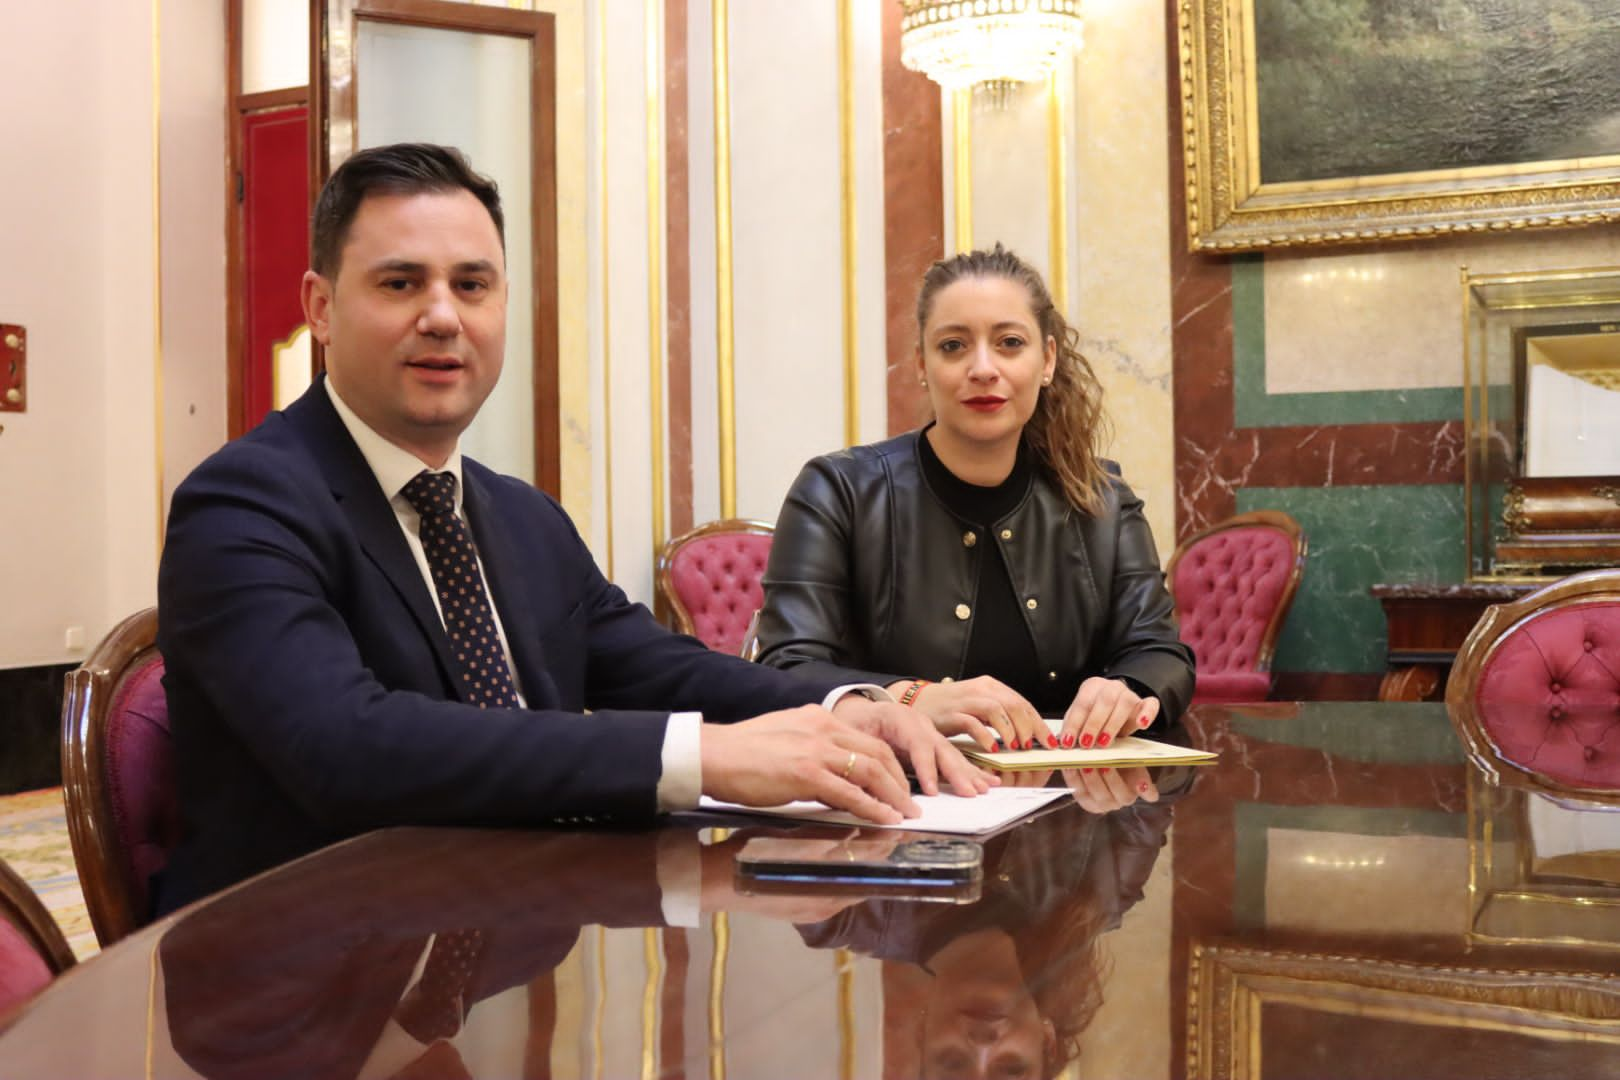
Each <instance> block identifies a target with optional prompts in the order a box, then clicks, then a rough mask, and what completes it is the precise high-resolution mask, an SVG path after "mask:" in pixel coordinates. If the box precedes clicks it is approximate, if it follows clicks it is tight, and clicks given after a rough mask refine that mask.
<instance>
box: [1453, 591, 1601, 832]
mask: <svg viewBox="0 0 1620 1080" xmlns="http://www.w3.org/2000/svg"><path fill="white" fill-rule="evenodd" d="M1605 601H1609V602H1613V601H1620V568H1612V569H1605V570H1588V571H1586V572H1585V573H1580V574H1575V575H1573V576H1571V577H1566V578H1564V579H1562V580H1560V581H1555V582H1553V583H1552V584H1551V585H1548V586H1547V587H1546V588H1544V589H1538V590H1536V591H1535V592H1533V593H1530V594H1529V595H1527V596H1524V597H1521V598H1520V599H1518V600H1514V601H1511V602H1510V603H1505V604H1492V605H1491V606H1490V607H1488V608H1486V609H1485V614H1483V615H1481V616H1480V619H1479V622H1477V623H1475V624H1474V629H1473V630H1472V631H1470V632H1469V634H1468V637H1467V638H1465V639H1464V640H1463V643H1462V647H1461V648H1460V649H1458V650H1457V659H1456V661H1455V662H1454V663H1453V664H1452V667H1451V676H1450V678H1449V679H1448V681H1447V682H1446V712H1447V713H1448V714H1449V715H1450V717H1451V724H1452V727H1454V728H1455V729H1456V731H1457V736H1458V738H1460V739H1461V740H1462V744H1463V749H1464V750H1466V751H1467V753H1468V756H1469V758H1470V759H1471V760H1472V761H1473V762H1474V763H1475V764H1476V765H1478V766H1479V768H1480V769H1481V770H1482V771H1483V772H1484V773H1485V775H1486V776H1488V777H1491V778H1492V779H1493V780H1495V781H1497V782H1500V783H1502V784H1506V785H1509V786H1513V787H1521V788H1525V789H1527V790H1530V791H1535V792H1539V793H1541V794H1544V795H1551V796H1553V797H1555V798H1557V797H1563V798H1570V797H1573V798H1579V799H1584V800H1587V801H1591V802H1604V803H1612V804H1620V791H1616V790H1613V789H1606V788H1583V787H1576V786H1574V785H1571V784H1564V783H1561V782H1559V781H1557V780H1553V779H1552V778H1550V777H1546V776H1542V775H1540V774H1538V773H1533V772H1529V771H1527V770H1525V769H1523V768H1522V767H1519V766H1516V765H1513V764H1511V763H1509V762H1508V761H1507V759H1506V758H1504V757H1503V756H1502V755H1501V753H1500V751H1499V749H1498V747H1497V746H1496V744H1495V742H1494V741H1492V739H1491V737H1490V735H1489V734H1488V733H1487V732H1486V731H1485V729H1484V726H1483V725H1481V723H1480V721H1479V715H1478V713H1477V712H1476V711H1475V709H1474V699H1475V696H1476V695H1477V694H1478V693H1479V680H1480V676H1481V675H1482V674H1483V673H1484V670H1485V665H1486V664H1487V663H1489V662H1490V658H1491V657H1492V655H1494V654H1495V652H1496V650H1497V649H1498V648H1499V647H1500V646H1501V645H1502V644H1503V642H1505V641H1506V640H1507V639H1508V637H1509V636H1510V635H1511V634H1512V633H1513V631H1515V630H1517V629H1518V628H1519V627H1520V626H1521V625H1523V624H1524V623H1525V622H1527V621H1528V620H1529V619H1531V618H1533V617H1536V616H1539V615H1544V614H1546V613H1547V612H1550V611H1557V610H1561V609H1563V608H1572V607H1580V606H1583V605H1585V604H1595V603H1601V602H1605Z"/></svg>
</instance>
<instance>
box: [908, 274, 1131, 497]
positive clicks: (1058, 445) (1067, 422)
mask: <svg viewBox="0 0 1620 1080" xmlns="http://www.w3.org/2000/svg"><path fill="white" fill-rule="evenodd" d="M986 277H1000V278H1006V279H1007V280H1008V281H1016V282H1017V283H1018V284H1020V285H1022V286H1023V287H1024V289H1025V291H1026V292H1028V293H1029V306H1030V310H1032V311H1033V312H1034V313H1035V321H1036V323H1037V325H1039V326H1040V330H1041V337H1042V339H1043V345H1044V339H1045V338H1051V339H1052V340H1053V341H1055V342H1057V365H1056V367H1055V368H1053V371H1052V382H1051V385H1049V386H1043V387H1042V388H1041V392H1040V397H1039V398H1038V399H1037V400H1036V403H1035V413H1034V415H1033V416H1031V417H1030V418H1029V423H1027V424H1025V425H1024V441H1025V442H1027V443H1028V444H1029V448H1030V449H1031V450H1032V451H1034V453H1035V458H1036V460H1037V461H1038V462H1040V464H1041V465H1042V466H1044V467H1045V468H1046V469H1047V470H1048V471H1049V472H1050V473H1051V475H1052V476H1053V478H1054V479H1056V480H1057V482H1058V485H1059V486H1060V487H1062V489H1063V494H1064V497H1065V498H1067V499H1068V500H1069V502H1070V504H1071V505H1073V506H1074V507H1075V508H1077V509H1079V510H1083V511H1085V512H1086V513H1088V514H1097V513H1101V512H1102V508H1103V491H1104V490H1105V489H1106V488H1107V486H1108V475H1107V473H1105V472H1104V471H1103V467H1102V460H1101V459H1102V446H1103V444H1104V443H1105V442H1106V441H1107V438H1108V430H1107V429H1108V419H1107V417H1106V416H1105V415H1104V413H1103V407H1102V384H1101V383H1099V382H1098V381H1097V375H1096V373H1095V372H1093V371H1092V370H1091V364H1090V362H1089V361H1087V360H1086V358H1085V357H1084V356H1082V355H1081V354H1080V347H1079V342H1080V335H1079V332H1078V331H1076V330H1075V329H1074V328H1073V327H1071V326H1070V325H1069V324H1068V323H1067V322H1066V321H1064V318H1063V313H1062V312H1060V311H1058V309H1057V305H1055V304H1053V303H1052V294H1051V293H1049V292H1047V290H1046V283H1045V282H1044V281H1042V280H1041V275H1040V274H1039V272H1037V271H1036V269H1035V268H1034V267H1033V266H1031V265H1029V263H1027V262H1025V261H1024V260H1023V259H1020V258H1019V257H1018V256H1017V255H1015V254H1013V253H1012V252H1010V251H1008V250H1007V249H1006V248H1004V247H1002V246H1001V245H1000V244H997V245H996V246H995V247H993V248H991V249H990V250H989V251H984V250H978V251H964V252H962V253H961V254H960V255H952V256H951V257H950V258H948V259H941V260H939V261H938V262H936V263H934V265H932V266H930V267H929V268H928V272H927V273H926V274H924V275H923V280H922V289H921V291H920V292H919V293H918V294H917V340H918V341H919V342H921V341H922V334H923V327H924V326H926V325H927V323H928V316H929V314H930V312H932V311H933V307H934V298H935V297H936V296H938V295H939V292H940V290H941V289H943V288H945V287H946V286H947V285H951V284H954V283H955V282H957V281H960V280H962V279H963V278H986Z"/></svg>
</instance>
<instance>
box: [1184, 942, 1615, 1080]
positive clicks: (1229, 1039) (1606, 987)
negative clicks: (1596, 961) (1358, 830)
mask: <svg viewBox="0 0 1620 1080" xmlns="http://www.w3.org/2000/svg"><path fill="white" fill-rule="evenodd" d="M1191 965H1192V970H1191V977H1190V980H1189V983H1190V985H1189V1000H1188V1002H1187V1075H1188V1076H1190V1077H1195V1078H1197V1080H1239V1078H1241V1080H1263V1077H1264V1076H1265V1075H1266V1067H1267V1065H1268V1063H1269V1058H1270V1057H1271V1054H1270V1053H1268V1051H1270V1050H1280V1049H1298V1048H1297V1047H1289V1046H1288V1045H1287V1044H1286V1043H1277V1042H1276V1040H1277V1039H1279V1038H1285V1036H1284V1035H1283V1033H1282V1031H1292V1032H1293V1034H1294V1035H1295V1037H1298V1036H1299V1035H1300V1033H1301V1025H1300V1021H1301V1020H1303V1021H1305V1022H1306V1023H1307V1024H1309V1022H1310V1021H1311V1019H1312V1018H1314V1020H1315V1022H1316V1023H1318V1024H1320V1025H1321V1026H1322V1030H1323V1031H1325V1032H1330V1031H1333V1030H1335V1029H1338V1030H1343V1029H1345V1028H1346V1027H1347V1025H1360V1026H1371V1025H1379V1027H1380V1029H1381V1031H1382V1033H1383V1034H1385V1035H1386V1036H1387V1035H1388V1034H1389V1033H1391V1032H1394V1031H1401V1030H1404V1031H1406V1032H1407V1033H1408V1037H1407V1040H1405V1043H1404V1045H1405V1048H1406V1049H1407V1050H1409V1051H1411V1052H1412V1056H1416V1057H1420V1056H1423V1055H1425V1054H1428V1055H1430V1056H1435V1055H1438V1056H1441V1057H1443V1056H1445V1055H1447V1054H1448V1053H1449V1050H1448V1049H1447V1047H1448V1046H1449V1045H1451V1044H1453V1043H1455V1042H1456V1041H1457V1040H1456V1038H1451V1039H1448V1038H1447V1034H1448V1033H1451V1034H1452V1035H1453V1036H1460V1035H1463V1034H1464V1033H1467V1036H1468V1037H1470V1038H1474V1039H1479V1038H1481V1037H1485V1038H1496V1039H1498V1040H1501V1045H1502V1046H1503V1048H1504V1049H1509V1048H1515V1047H1514V1042H1513V1040H1519V1042H1518V1043H1517V1047H1516V1048H1517V1049H1520V1052H1522V1047H1523V1046H1524V1045H1525V1044H1526V1043H1531V1044H1539V1045H1540V1047H1541V1049H1542V1057H1541V1059H1540V1061H1539V1064H1540V1065H1541V1066H1542V1067H1543V1068H1544V1069H1545V1068H1546V1067H1547V1065H1548V1062H1549V1061H1552V1062H1553V1063H1554V1065H1557V1064H1568V1065H1573V1066H1574V1067H1575V1068H1576V1069H1577V1070H1578V1071H1576V1072H1565V1073H1562V1075H1582V1074H1583V1073H1582V1072H1581V1071H1579V1070H1580V1067H1581V1063H1582V1061H1583V1059H1584V1058H1586V1057H1587V1056H1588V1055H1603V1056H1604V1057H1607V1056H1608V1055H1612V1054H1615V1053H1620V985H1617V984H1616V981H1615V980H1614V979H1613V978H1612V977H1610V976H1609V974H1608V972H1606V971H1604V972H1581V971H1557V970H1531V969H1528V968H1526V969H1518V968H1510V967H1490V966H1478V967H1472V966H1464V965H1463V964H1419V963H1411V962H1407V961H1402V960H1392V959H1382V958H1371V957H1360V956H1351V955H1343V954H1330V953H1312V952H1294V951H1290V950H1283V949H1271V948H1265V947H1254V946H1248V945H1242V944H1238V943H1235V942H1194V943H1193V945H1192V953H1191ZM1273 1010H1283V1011H1285V1012H1287V1013H1289V1014H1291V1015H1292V1017H1293V1019H1294V1021H1295V1022H1294V1023H1293V1024H1292V1025H1290V1024H1287V1023H1284V1024H1283V1025H1282V1031H1279V1032H1277V1033H1275V1034H1270V1033H1268V1029H1269V1027H1270V1026H1271V1023H1270V1021H1271V1020H1276V1021H1278V1022H1281V1020H1282V1018H1281V1015H1280V1014H1279V1015H1278V1016H1276V1017H1273V1016H1272V1013H1273ZM1268 1018H1269V1019H1268ZM1306 1030H1308V1028H1307V1029H1306ZM1379 1046H1380V1052H1381V1055H1382V1057H1381V1059H1380V1061H1379V1063H1378V1065H1376V1066H1375V1065H1372V1064H1366V1063H1364V1064H1363V1068H1362V1071H1363V1073H1364V1074H1365V1075H1425V1073H1412V1072H1410V1071H1389V1070H1390V1069H1392V1068H1395V1067H1396V1066H1397V1065H1411V1064H1413V1063H1412V1062H1411V1061H1404V1060H1403V1054H1402V1052H1401V1047H1400V1046H1398V1045H1397V1046H1391V1045H1388V1044H1387V1043H1380V1044H1379ZM1295 1056H1298V1055H1297V1054H1296V1055H1295ZM1272 1064H1273V1073H1274V1074H1276V1073H1277V1072H1279V1071H1280V1072H1281V1073H1283V1074H1288V1075H1301V1073H1300V1072H1299V1070H1298V1064H1299V1063H1298V1061H1295V1062H1294V1063H1293V1064H1294V1068H1289V1067H1288V1066H1287V1065H1284V1066H1276V1065H1275V1064H1274V1063H1272ZM1429 1064H1430V1065H1431V1066H1432V1065H1433V1064H1434V1063H1433V1062H1430V1063H1429ZM1498 1064H1501V1062H1500V1061H1498ZM1588 1064H1589V1062H1588ZM1380 1066H1381V1067H1382V1068H1383V1070H1384V1071H1383V1072H1382V1073H1380ZM1555 1074H1559V1070H1558V1069H1557V1068H1556V1067H1554V1068H1552V1069H1551V1071H1550V1072H1548V1075H1555Z"/></svg>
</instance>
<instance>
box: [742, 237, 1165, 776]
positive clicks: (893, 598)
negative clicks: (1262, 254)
mask: <svg viewBox="0 0 1620 1080" xmlns="http://www.w3.org/2000/svg"><path fill="white" fill-rule="evenodd" d="M917 325H918V345H917V351H916V368H917V377H918V378H919V380H921V382H922V384H923V386H925V387H926V388H927V390H928V396H929V401H930V404H931V405H932V406H933V412H934V416H935V420H934V421H933V422H932V423H930V424H929V425H928V426H927V427H925V428H923V429H922V430H921V431H914V432H909V433H907V434H905V435H901V436H898V437H896V438H893V439H889V440H887V441H885V442H880V443H874V444H872V445H870V446H857V447H852V448H850V449H848V450H842V451H839V452H838V453H834V454H827V455H825V456H823V457H819V458H816V459H815V460H813V461H811V462H810V463H809V464H807V465H806V466H805V467H804V470H803V471H802V472H801V473H800V474H799V478H798V479H797V480H796V481H795V482H794V484H793V488H792V490H791V491H789V493H788V496H787V501H786V502H785V503H784V505H783V507H782V511H781V515H780V517H779V518H778V520H777V524H776V538H775V541H774V543H773V544H772V548H771V558H770V565H769V567H768V569H767V570H766V574H765V580H764V586H765V606H764V609H763V610H762V611H761V613H760V621H759V641H760V646H761V652H760V655H759V659H760V661H761V662H762V663H766V664H771V665H774V666H776V667H780V668H799V669H803V670H805V671H806V672H809V671H817V672H818V673H820V672H823V671H827V670H829V669H835V670H837V671H838V672H840V673H842V674H843V675H844V676H845V677H847V678H849V679H850V680H851V681H862V682H875V683H879V684H882V685H884V686H887V687H889V688H890V690H891V692H892V693H894V694H895V695H896V697H898V698H899V699H900V700H901V701H902V702H903V703H904V704H908V705H914V706H915V707H917V708H918V709H920V710H922V711H923V712H925V713H927V714H928V715H929V716H930V717H931V718H932V719H933V720H934V723H935V725H936V726H937V727H938V728H939V729H940V730H942V731H944V732H946V733H947V734H954V733H957V732H961V731H966V732H970V733H971V734H973V736H974V737H975V738H976V739H978V740H979V742H980V743H981V745H983V746H985V747H986V748H987V749H989V748H994V747H995V746H997V745H1001V746H1012V747H1020V748H1029V747H1033V746H1035V745H1037V744H1038V743H1039V744H1045V745H1049V746H1058V745H1060V744H1061V745H1064V746H1073V745H1079V746H1082V747H1090V746H1094V745H1095V746H1107V745H1108V744H1109V743H1110V742H1111V741H1112V740H1114V739H1116V738H1120V737H1123V736H1124V735H1127V734H1131V733H1133V732H1136V731H1138V730H1141V729H1143V728H1147V727H1149V726H1151V725H1153V724H1155V723H1157V724H1160V725H1163V724H1167V723H1170V722H1172V721H1174V720H1175V719H1176V718H1177V717H1179V716H1180V714H1181V713H1182V712H1183V711H1184V710H1185V708H1186V706H1187V702H1188V699H1189V698H1190V697H1191V695H1192V686H1193V656H1192V651H1191V650H1190V649H1188V648H1187V646H1185V645H1183V644H1182V643H1181V641H1180V640H1179V639H1178V638H1177V635H1176V624H1175V619H1174V616H1173V613H1172V610H1171V601H1170V596H1169V594H1168V593H1167V592H1166V590H1165V587H1164V575H1163V573H1162V572H1161V570H1160V568H1159V560H1158V554H1157V550H1156V548H1155V546H1154V542H1153V537H1152V534H1151V533H1150V532H1149V530H1148V525H1147V520H1146V519H1145V518H1144V517H1143V515H1142V501H1141V500H1140V499H1138V498H1137V497H1136V496H1135V495H1134V494H1133V493H1132V492H1131V489H1130V488H1129V487H1128V486H1126V484H1125V482H1124V481H1123V480H1122V479H1120V476H1119V469H1118V467H1117V466H1116V465H1114V464H1113V463H1112V462H1109V461H1104V460H1103V459H1102V458H1101V457H1100V456H1099V453H1098V448H1099V446H1100V444H1101V442H1102V440H1103V428H1104V420H1103V415H1102V403H1101V393H1102V391H1101V387H1100V386H1099V385H1098V382H1097V378H1096V376H1095V375H1094V374H1093V373H1092V370H1091V367H1090V365H1089V364H1088V363H1087V362H1086V360H1085V358H1084V357H1082V356H1081V355H1080V353H1079V351H1078V349H1077V348H1076V341H1077V337H1078V335H1077V334H1076V333H1075V331H1074V330H1072V329H1071V328H1069V327H1068V326H1067V325H1066V324H1065V323H1064V320H1063V316H1062V315H1061V314H1060V313H1059V312H1058V310H1057V309H1056V307H1055V306H1054V305H1053V303H1052V299H1051V296H1050V294H1049V293H1048V292H1047V290H1046V286H1045V284H1044V283H1043V282H1042V281H1041V279H1040V275H1039V274H1037V273H1036V272H1035V270H1034V269H1032V268H1031V267H1030V266H1029V265H1028V264H1027V263H1025V262H1024V261H1023V260H1021V259H1019V258H1018V257H1017V256H1016V255H1014V254H1012V253H1011V252H1009V251H1006V250H1004V249H1003V248H1002V247H1001V246H1000V245H997V246H996V248H995V249H994V250H992V251H972V252H967V253H965V254H961V255H956V256H953V257H951V258H949V259H945V260H942V261H940V262H937V263H935V264H934V265H933V266H932V267H931V268H930V269H929V271H928V273H927V274H926V275H925V276H924V278H923V285H922V291H921V295H920V296H919V297H918V299H917ZM1043 715H1045V716H1054V717H1055V716H1061V717H1062V718H1063V725H1062V728H1061V730H1060V731H1058V732H1057V733H1055V734H1054V733H1052V732H1051V731H1050V730H1049V729H1048V728H1047V726H1046V725H1045V724H1044V722H1043V721H1042V720H1041V717H1042V716H1043Z"/></svg>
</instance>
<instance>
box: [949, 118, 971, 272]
mask: <svg viewBox="0 0 1620 1080" xmlns="http://www.w3.org/2000/svg"><path fill="white" fill-rule="evenodd" d="M950 95H951V206H952V208H953V209H952V212H951V217H952V221H951V236H952V238H953V240H954V241H955V247H956V250H957V251H972V250H973V91H972V90H952V91H950Z"/></svg>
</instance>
